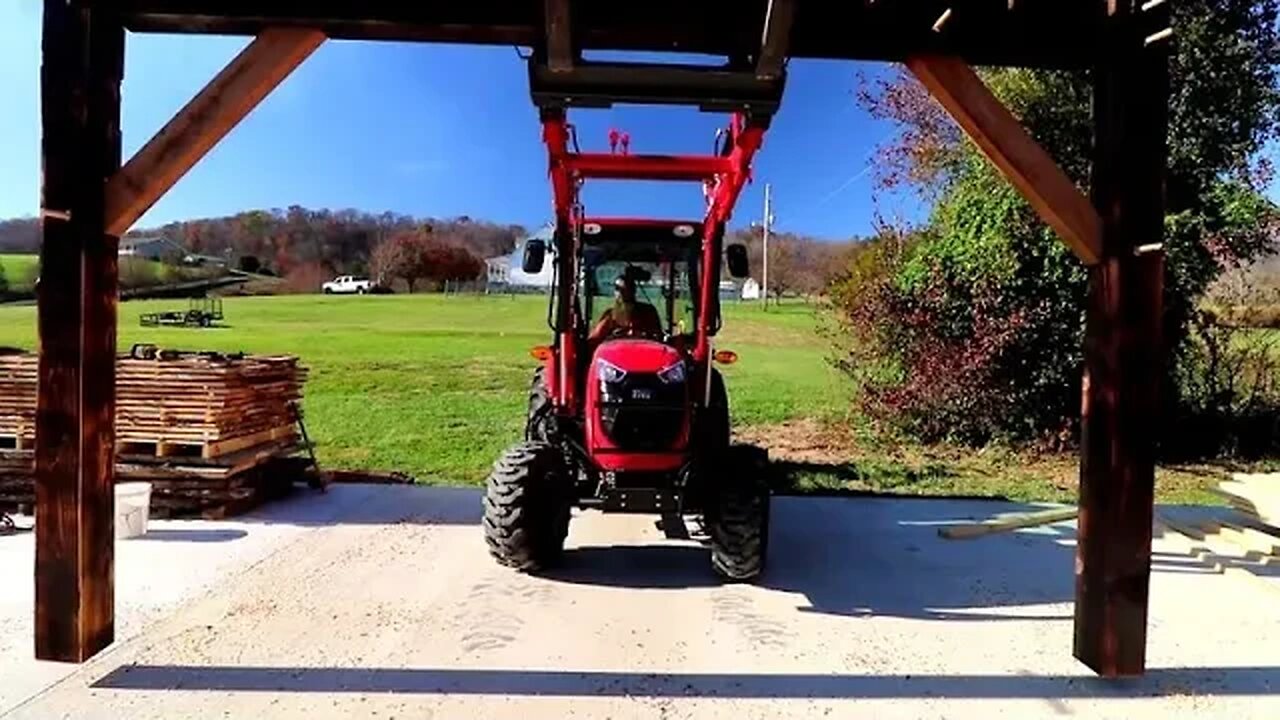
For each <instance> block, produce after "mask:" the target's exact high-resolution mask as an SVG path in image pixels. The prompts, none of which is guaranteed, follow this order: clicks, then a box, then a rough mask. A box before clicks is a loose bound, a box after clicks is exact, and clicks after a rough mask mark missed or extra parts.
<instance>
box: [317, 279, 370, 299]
mask: <svg viewBox="0 0 1280 720" xmlns="http://www.w3.org/2000/svg"><path fill="white" fill-rule="evenodd" d="M320 289H321V290H323V291H324V294H325V295H334V294H339V295H341V294H348V295H349V294H357V295H363V294H365V293H367V292H371V291H372V290H373V283H371V282H369V281H368V280H363V279H361V278H358V277H356V276H354V275H339V276H338V277H336V278H334V279H332V280H330V281H329V282H327V283H325V284H323V285H321V286H320Z"/></svg>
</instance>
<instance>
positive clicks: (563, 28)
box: [543, 0, 574, 73]
mask: <svg viewBox="0 0 1280 720" xmlns="http://www.w3.org/2000/svg"><path fill="white" fill-rule="evenodd" d="M543 8H544V10H545V12H546V20H545V21H544V22H545V23H546V31H547V68H548V69H550V70H551V72H557V73H559V72H567V71H569V70H572V69H573V62H574V52H573V21H572V13H573V9H572V8H570V7H569V0H543Z"/></svg>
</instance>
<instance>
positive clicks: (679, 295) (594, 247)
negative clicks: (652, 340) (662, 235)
mask: <svg viewBox="0 0 1280 720" xmlns="http://www.w3.org/2000/svg"><path fill="white" fill-rule="evenodd" d="M584 259H585V262H584V263H583V272H582V277H581V282H582V287H581V288H580V290H581V298H582V299H583V305H584V307H583V310H584V313H585V315H586V317H587V318H590V321H591V322H593V323H594V322H596V321H598V320H599V319H600V317H601V316H602V315H603V313H604V312H605V310H606V309H610V308H613V307H614V305H615V303H616V302H618V300H617V299H616V298H615V293H614V289H615V283H616V282H617V281H618V279H619V278H630V279H631V281H632V282H634V285H635V288H636V297H635V300H636V303H637V304H648V305H650V306H652V307H653V309H654V310H656V311H657V315H658V317H659V318H660V320H661V323H662V330H663V331H664V332H666V333H668V334H670V335H685V334H688V333H692V332H693V330H694V325H695V320H696V318H697V301H696V298H695V295H694V293H693V288H694V287H696V285H697V272H698V264H697V259H698V253H697V246H696V245H695V244H693V243H687V242H670V241H665V242H660V243H652V242H650V243H637V242H635V241H631V242H627V243H626V244H625V245H623V244H622V243H609V242H603V243H595V244H592V243H590V241H588V244H587V246H586V249H585V252H584Z"/></svg>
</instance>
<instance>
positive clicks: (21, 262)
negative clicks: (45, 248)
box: [0, 253, 40, 290]
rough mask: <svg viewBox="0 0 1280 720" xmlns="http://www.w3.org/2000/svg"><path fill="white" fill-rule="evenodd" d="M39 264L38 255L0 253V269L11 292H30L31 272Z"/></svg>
mask: <svg viewBox="0 0 1280 720" xmlns="http://www.w3.org/2000/svg"><path fill="white" fill-rule="evenodd" d="M39 264H40V256H39V255H15V254H7V253H0V269H2V270H3V271H4V276H5V278H6V279H7V280H8V281H9V288H10V289H11V290H30V289H31V283H30V282H29V280H30V278H31V277H32V270H33V268H35V267H36V266H37V265H39Z"/></svg>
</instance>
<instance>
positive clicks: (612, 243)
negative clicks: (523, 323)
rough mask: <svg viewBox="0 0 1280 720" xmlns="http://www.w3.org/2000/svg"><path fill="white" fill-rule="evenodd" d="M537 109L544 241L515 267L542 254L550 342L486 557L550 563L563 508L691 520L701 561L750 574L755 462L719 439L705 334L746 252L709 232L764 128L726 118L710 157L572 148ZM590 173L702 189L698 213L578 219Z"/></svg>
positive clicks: (758, 551)
mask: <svg viewBox="0 0 1280 720" xmlns="http://www.w3.org/2000/svg"><path fill="white" fill-rule="evenodd" d="M542 117H543V136H544V140H545V141H546V143H547V146H548V149H549V152H550V165H551V177H552V185H553V188H554V193H555V203H556V211H557V212H556V224H555V226H554V234H553V238H552V240H551V242H550V244H548V243H546V242H544V241H542V240H538V239H530V240H528V241H526V244H525V248H524V256H523V269H524V271H525V272H531V273H533V272H539V271H540V270H541V269H542V268H543V265H544V263H545V262H547V261H548V260H550V262H552V263H554V277H555V280H554V284H553V291H552V293H551V306H550V309H549V311H548V320H549V324H550V325H551V328H552V330H553V332H554V342H553V343H552V344H551V345H548V346H544V347H537V348H534V349H533V353H534V356H535V357H537V358H538V359H540V360H541V361H542V366H541V367H539V368H538V369H537V370H536V372H535V373H534V376H533V382H532V386H531V387H530V390H529V407H528V418H527V423H526V428H525V439H524V441H523V442H520V443H518V444H516V445H515V446H513V447H511V448H509V449H508V450H507V451H506V452H505V453H504V454H503V455H502V457H500V458H499V459H498V461H497V462H496V463H495V465H494V469H493V472H492V474H491V475H490V476H489V479H488V485H487V489H486V492H485V497H484V533H485V539H486V540H487V542H488V545H489V550H490V553H491V554H492V555H493V557H494V558H496V559H497V561H498V562H500V563H502V564H504V565H508V566H511V567H514V568H517V569H520V570H525V571H534V570H538V569H542V568H545V567H547V566H549V565H551V564H553V563H554V562H555V561H556V560H557V558H558V557H559V556H560V554H561V551H562V549H563V546H564V541H565V537H566V535H567V533H568V527H569V517H570V510H571V508H572V507H574V506H577V507H584V508H597V509H600V510H603V511H605V512H630V513H661V514H663V515H664V516H666V517H668V518H671V519H674V518H675V517H679V515H681V514H683V513H697V514H701V516H702V518H703V525H704V527H705V528H706V531H707V536H708V539H709V544H710V547H711V565H712V567H713V569H714V570H715V571H716V572H717V573H719V574H720V575H721V576H722V577H724V578H726V579H728V580H733V581H740V580H749V579H752V578H754V577H755V576H757V575H758V574H759V573H760V572H761V571H762V570H763V568H764V564H765V552H766V547H767V544H768V527H769V491H768V486H767V483H766V482H765V472H764V470H765V464H766V458H765V455H764V453H763V451H760V450H757V449H755V448H747V447H735V446H732V445H731V444H730V433H729V399H728V394H727V392H726V390H725V384H724V380H723V378H722V377H721V375H720V373H719V371H718V370H716V369H715V368H714V367H713V365H714V363H715V362H717V361H718V362H721V363H729V362H733V361H734V360H735V359H736V356H735V355H734V354H733V353H732V352H729V351H721V352H715V351H714V350H713V347H712V341H713V338H714V336H715V334H716V331H717V330H718V329H719V327H720V285H721V269H722V265H723V266H724V267H725V269H726V270H727V271H728V274H729V275H731V276H733V277H738V278H741V277H745V276H746V274H747V254H746V248H745V247H743V246H742V245H730V246H729V247H727V248H726V247H724V231H725V223H726V221H727V220H728V219H729V214H730V212H731V211H732V208H733V205H734V202H735V201H736V199H737V197H738V195H739V193H740V192H741V190H742V187H743V186H744V185H745V183H746V182H747V181H748V179H749V175H750V163H751V158H752V156H753V155H754V153H755V151H756V150H757V148H759V146H760V143H761V139H762V137H763V133H764V129H765V123H764V122H763V121H761V120H760V119H755V120H753V119H752V116H751V115H749V114H747V113H744V112H739V113H735V114H734V115H733V116H732V122H731V124H730V126H729V127H728V128H726V129H725V131H724V132H722V133H721V134H720V135H719V136H718V137H719V138H720V139H719V142H718V144H717V148H716V152H715V153H714V154H711V155H706V156H660V155H633V154H628V153H625V152H624V153H623V154H618V153H617V152H613V153H582V152H577V151H573V152H571V151H570V150H569V146H570V144H572V145H573V146H574V147H575V148H576V146H577V142H576V139H575V138H573V130H572V128H571V127H570V126H568V125H567V124H566V123H565V117H564V113H563V109H557V108H551V109H548V108H545V107H544V108H543V116H542ZM765 117H767V116H765ZM596 177H603V178H611V179H646V180H683V181H696V182H701V183H703V188H704V193H705V196H706V199H707V212H706V216H705V217H704V218H703V219H702V220H698V221H669V220H635V219H607V218H590V217H586V216H584V215H583V212H582V206H581V204H580V203H579V201H578V190H579V187H580V185H581V184H582V182H583V181H584V180H586V179H588V178H596ZM548 255H550V258H548V257H547V256H548Z"/></svg>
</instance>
